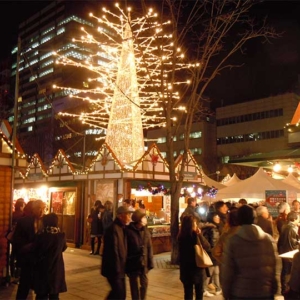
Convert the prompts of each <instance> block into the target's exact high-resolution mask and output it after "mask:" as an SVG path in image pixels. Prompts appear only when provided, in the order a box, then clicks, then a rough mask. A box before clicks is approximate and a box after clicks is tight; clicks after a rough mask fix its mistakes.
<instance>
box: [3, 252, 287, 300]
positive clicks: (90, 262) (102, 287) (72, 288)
mask: <svg viewBox="0 0 300 300" xmlns="http://www.w3.org/2000/svg"><path fill="white" fill-rule="evenodd" d="M64 260H65V269H66V281H67V287H68V291H67V292H66V293H62V294H60V299H61V300H83V299H86V300H100V299H104V298H105V296H106V295H107V294H108V291H109V290H110V288H109V285H108V284H107V281H106V279H105V278H104V277H102V276H101V275H100V273H99V267H100V256H93V255H89V251H87V250H80V249H73V248H68V249H67V250H66V252H65V253H64ZM169 262H170V253H169V252H167V253H163V254H158V255H155V268H154V269H153V270H151V271H150V272H149V288H148V294H147V300H170V299H174V300H176V299H183V287H182V284H181V282H180V281H179V269H178V267H177V266H173V265H170V263H169ZM16 291H17V285H15V284H11V285H9V286H8V287H2V288H0V299H3V300H10V299H15V295H16ZM28 299H29V300H32V299H34V294H33V293H31V294H30V296H29V297H28ZM127 299H131V297H130V289H129V286H128V282H127ZM204 299H213V300H222V299H223V297H222V296H221V295H220V296H214V297H210V298H208V297H204ZM282 299H283V297H276V300H282Z"/></svg>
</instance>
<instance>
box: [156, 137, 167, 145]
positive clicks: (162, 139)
mask: <svg viewBox="0 0 300 300" xmlns="http://www.w3.org/2000/svg"><path fill="white" fill-rule="evenodd" d="M166 141H167V138H166V137H159V138H158V139H157V144H163V143H165V142H166Z"/></svg>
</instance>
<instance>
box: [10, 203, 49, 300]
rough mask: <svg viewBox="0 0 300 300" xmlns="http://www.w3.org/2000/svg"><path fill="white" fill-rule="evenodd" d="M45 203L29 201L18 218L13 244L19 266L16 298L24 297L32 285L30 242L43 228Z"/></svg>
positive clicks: (31, 242)
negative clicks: (23, 215) (21, 216)
mask: <svg viewBox="0 0 300 300" xmlns="http://www.w3.org/2000/svg"><path fill="white" fill-rule="evenodd" d="M45 207H46V204H45V203H44V202H43V201H42V200H35V201H29V202H28V203H27V204H26V206H25V208H24V212H25V211H26V214H27V215H26V216H25V217H23V218H21V219H19V221H18V223H17V225H16V229H15V233H14V239H13V244H14V247H15V250H16V257H17V266H18V267H20V268H21V273H20V281H19V285H18V291H17V295H16V299H17V300H18V299H26V298H27V296H28V293H29V290H30V289H31V287H32V276H33V263H34V254H33V252H32V244H33V241H34V239H35V235H36V233H38V232H40V231H41V230H42V228H43V225H42V221H41V220H42V217H43V215H44V210H45Z"/></svg>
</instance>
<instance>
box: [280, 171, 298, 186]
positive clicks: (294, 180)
mask: <svg viewBox="0 0 300 300" xmlns="http://www.w3.org/2000/svg"><path fill="white" fill-rule="evenodd" d="M282 182H284V183H287V184H290V185H292V186H294V187H296V188H298V189H300V181H299V180H298V179H297V178H296V177H295V176H294V175H293V174H292V173H290V174H289V175H288V176H287V177H286V178H285V179H283V180H282Z"/></svg>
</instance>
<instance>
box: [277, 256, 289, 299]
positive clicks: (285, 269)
mask: <svg viewBox="0 0 300 300" xmlns="http://www.w3.org/2000/svg"><path fill="white" fill-rule="evenodd" d="M291 270H292V262H291V261H289V260H287V259H282V269H281V274H280V282H281V293H282V294H284V293H285V292H286V291H287V290H288V282H289V280H290V277H291Z"/></svg>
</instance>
